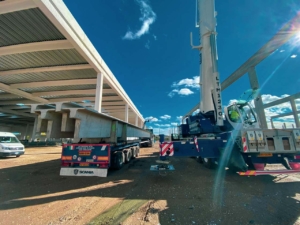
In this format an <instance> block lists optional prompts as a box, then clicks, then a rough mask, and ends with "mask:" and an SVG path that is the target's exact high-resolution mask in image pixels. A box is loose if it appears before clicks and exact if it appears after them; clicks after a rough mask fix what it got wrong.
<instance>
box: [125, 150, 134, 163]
mask: <svg viewBox="0 0 300 225" xmlns="http://www.w3.org/2000/svg"><path fill="white" fill-rule="evenodd" d="M131 158H132V151H131V149H129V150H128V151H127V153H125V163H129V162H130V160H131Z"/></svg>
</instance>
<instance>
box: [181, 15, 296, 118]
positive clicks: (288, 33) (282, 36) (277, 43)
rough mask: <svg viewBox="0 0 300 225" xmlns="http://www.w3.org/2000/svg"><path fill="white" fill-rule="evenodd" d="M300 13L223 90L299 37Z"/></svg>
mask: <svg viewBox="0 0 300 225" xmlns="http://www.w3.org/2000/svg"><path fill="white" fill-rule="evenodd" d="M299 19H300V13H298V14H297V15H296V16H295V17H294V18H293V19H291V20H290V21H288V22H287V23H286V24H285V25H284V26H283V27H282V28H281V29H280V30H279V31H278V32H277V33H276V34H275V35H274V37H272V38H271V39H270V40H269V41H268V42H267V43H266V44H265V45H264V46H263V47H261V48H260V49H259V50H258V51H257V52H256V53H255V54H254V55H253V56H252V57H250V58H249V59H248V60H247V61H246V62H245V63H243V64H242V65H241V66H240V67H239V68H238V69H237V70H236V71H235V72H233V73H232V74H231V75H230V76H229V77H227V78H226V79H225V80H224V81H223V82H222V84H221V90H222V91H223V90H225V89H226V88H227V87H229V86H230V85H231V84H233V83H234V82H235V81H237V80H238V79H239V78H241V77H242V76H243V75H244V74H246V73H247V72H248V71H249V69H250V68H251V67H255V66H256V65H258V64H259V63H260V62H262V61H263V60H264V59H266V58H267V57H268V56H269V55H271V54H272V53H273V52H274V51H276V49H278V48H279V47H281V46H282V45H283V44H285V43H286V42H288V41H289V40H290V39H291V38H292V37H294V36H295V35H297V34H298V33H299V31H300V25H299V22H298V21H299ZM199 106H200V103H198V104H197V105H195V106H194V107H193V108H192V109H191V110H190V111H189V112H188V113H186V114H185V115H184V117H186V116H188V115H191V114H192V113H193V112H194V111H196V110H197V109H199Z"/></svg>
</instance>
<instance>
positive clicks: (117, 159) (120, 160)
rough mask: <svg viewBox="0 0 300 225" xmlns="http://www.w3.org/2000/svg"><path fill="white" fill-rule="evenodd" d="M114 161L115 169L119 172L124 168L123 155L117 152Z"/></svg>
mask: <svg viewBox="0 0 300 225" xmlns="http://www.w3.org/2000/svg"><path fill="white" fill-rule="evenodd" d="M113 157H114V160H113V166H112V167H113V169H116V170H119V169H121V168H122V166H123V153H122V152H117V153H115V154H114V156H113Z"/></svg>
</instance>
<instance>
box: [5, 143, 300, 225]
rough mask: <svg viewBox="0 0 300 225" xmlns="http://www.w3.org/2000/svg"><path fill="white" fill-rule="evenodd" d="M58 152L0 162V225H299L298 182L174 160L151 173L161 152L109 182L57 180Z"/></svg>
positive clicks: (32, 151) (146, 154)
mask: <svg viewBox="0 0 300 225" xmlns="http://www.w3.org/2000/svg"><path fill="white" fill-rule="evenodd" d="M60 151H61V148H60V147H47V148H27V149H26V154H25V155H23V156H21V157H20V158H4V159H0V224H1V225H2V224H3V225H9V224H26V225H27V224H46V225H54V224H72V225H73V224H103V225H104V224H105V225H109V224H112V225H118V224H122V225H135V224H143V225H148V224H153V225H158V224H161V225H165V224H183V225H189V224H201V225H202V224H203V225H204V224H207V225H219V224H225V225H227V224H229V225H231V224H241V225H246V224H256V225H257V224H267V225H270V224H280V225H289V224H300V185H299V184H300V176H299V175H292V176H287V175H280V176H269V175H268V176H258V177H247V176H245V177H242V176H238V175H237V174H232V173H229V172H226V173H225V172H224V171H218V170H209V169H206V168H204V166H203V165H201V164H200V163H198V162H197V161H196V160H195V159H193V158H173V159H172V164H173V165H174V167H175V171H173V172H169V173H167V174H159V173H157V172H152V171H150V170H149V168H150V165H152V164H155V160H156V159H157V157H158V154H157V153H158V145H157V143H156V145H155V147H153V148H142V149H141V155H140V157H139V158H137V159H135V160H133V161H131V162H130V163H129V164H126V165H125V166H124V167H123V168H122V169H121V170H119V171H109V173H108V177H107V178H98V177H60V176H59V168H60V159H59V158H60Z"/></svg>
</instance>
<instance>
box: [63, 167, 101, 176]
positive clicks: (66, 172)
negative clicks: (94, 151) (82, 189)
mask: <svg viewBox="0 0 300 225" xmlns="http://www.w3.org/2000/svg"><path fill="white" fill-rule="evenodd" d="M60 176H97V177H107V169H102V168H97V169H89V168H66V167H63V168H61V169H60Z"/></svg>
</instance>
